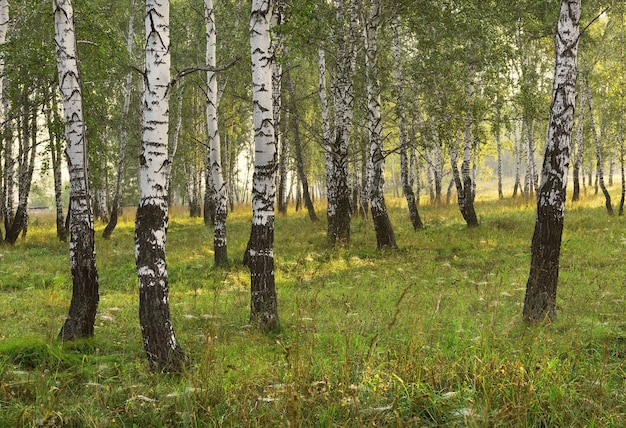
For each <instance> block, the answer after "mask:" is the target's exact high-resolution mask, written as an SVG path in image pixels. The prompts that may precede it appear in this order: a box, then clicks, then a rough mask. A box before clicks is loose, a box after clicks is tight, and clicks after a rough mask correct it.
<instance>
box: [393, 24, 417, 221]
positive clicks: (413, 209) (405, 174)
mask: <svg viewBox="0 0 626 428" xmlns="http://www.w3.org/2000/svg"><path fill="white" fill-rule="evenodd" d="M399 25H400V24H399V22H398V17H397V16H396V17H395V18H394V22H393V36H394V37H393V58H394V67H395V78H396V89H397V91H398V100H397V103H396V109H397V114H398V136H399V140H400V179H401V181H402V193H403V194H404V197H405V198H406V202H407V207H408V210H409V217H410V219H411V224H412V225H413V229H414V230H417V229H422V228H423V227H424V225H423V223H422V219H421V218H420V215H419V211H418V209H417V202H416V200H415V193H414V192H413V186H412V185H411V177H410V172H411V171H412V168H410V165H409V153H408V152H409V139H408V138H407V130H406V123H405V119H404V115H405V103H404V76H403V73H402V68H401V67H402V66H401V63H400V57H401V52H400V35H399V29H398V27H399Z"/></svg>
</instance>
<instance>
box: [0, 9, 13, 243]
mask: <svg viewBox="0 0 626 428" xmlns="http://www.w3.org/2000/svg"><path fill="white" fill-rule="evenodd" d="M9 18H10V10H9V0H0V46H4V44H5V43H6V42H7V32H8V29H9ZM5 89H6V77H5V75H4V58H0V109H1V110H0V123H4V124H5V125H4V127H5V129H6V130H7V131H4V135H8V130H9V129H10V125H9V123H10V122H9V120H8V116H9V114H8V113H9V108H8V107H9V104H8V98H7V95H6V91H5ZM4 135H0V138H2V139H3V140H4V141H3V143H4V144H0V151H2V150H3V148H4V146H8V145H11V142H10V141H9V139H4V138H3V137H4ZM1 167H2V165H1V162H0V182H1V186H0V220H4V218H5V214H6V211H7V207H6V206H5V203H6V190H5V186H4V184H5V183H4V177H5V176H4V172H3V171H2V169H1ZM3 240H4V238H3V237H2V230H0V243H1V242H2V241H3Z"/></svg>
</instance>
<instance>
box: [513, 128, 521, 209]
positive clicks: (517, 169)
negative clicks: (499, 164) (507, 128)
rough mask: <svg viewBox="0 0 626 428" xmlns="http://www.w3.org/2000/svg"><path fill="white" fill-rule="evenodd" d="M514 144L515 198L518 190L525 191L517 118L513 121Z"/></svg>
mask: <svg viewBox="0 0 626 428" xmlns="http://www.w3.org/2000/svg"><path fill="white" fill-rule="evenodd" d="M513 145H514V148H515V184H514V185H513V196H512V197H513V198H515V197H516V196H517V192H518V190H519V191H520V193H522V192H523V189H522V183H521V180H520V173H521V170H522V150H521V142H520V138H519V137H518V133H517V120H514V121H513Z"/></svg>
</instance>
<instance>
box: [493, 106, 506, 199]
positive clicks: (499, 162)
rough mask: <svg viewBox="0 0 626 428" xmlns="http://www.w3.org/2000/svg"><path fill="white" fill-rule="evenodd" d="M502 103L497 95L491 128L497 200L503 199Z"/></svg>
mask: <svg viewBox="0 0 626 428" xmlns="http://www.w3.org/2000/svg"><path fill="white" fill-rule="evenodd" d="M501 109H502V102H501V100H500V95H499V94H498V96H497V99H496V123H495V126H494V127H493V133H494V135H495V137H496V151H497V156H498V158H497V175H498V199H500V200H502V199H504V193H503V192H502V141H501V134H502V130H501V129H500V124H501V122H502V114H501Z"/></svg>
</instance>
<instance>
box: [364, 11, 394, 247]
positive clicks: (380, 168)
mask: <svg viewBox="0 0 626 428" xmlns="http://www.w3.org/2000/svg"><path fill="white" fill-rule="evenodd" d="M380 14H381V5H380V2H379V0H371V1H370V13H369V19H368V20H367V25H366V28H365V64H366V65H365V69H366V74H367V104H368V106H367V119H368V120H367V121H368V130H369V143H370V144H369V146H370V153H369V155H370V161H371V166H370V168H371V169H370V206H371V210H372V221H373V223H374V230H375V231H376V248H377V249H379V250H380V249H381V248H384V247H388V248H397V247H398V244H397V243H396V236H395V234H394V232H393V226H392V225H391V221H390V220H389V214H388V213H387V205H386V204H385V193H384V184H385V176H384V165H385V157H384V153H383V123H382V114H381V101H380V81H379V80H378V31H379V23H380Z"/></svg>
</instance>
